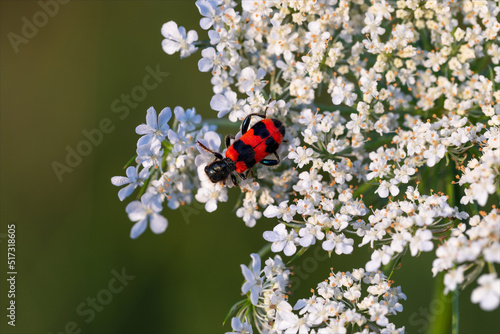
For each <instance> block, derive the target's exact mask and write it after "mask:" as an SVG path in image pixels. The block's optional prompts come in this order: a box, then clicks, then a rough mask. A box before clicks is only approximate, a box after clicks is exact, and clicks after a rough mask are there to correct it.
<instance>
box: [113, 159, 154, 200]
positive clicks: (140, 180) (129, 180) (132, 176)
mask: <svg viewBox="0 0 500 334" xmlns="http://www.w3.org/2000/svg"><path fill="white" fill-rule="evenodd" d="M137 170H138V168H137V167H132V166H130V167H128V168H127V171H126V174H127V177H124V176H113V177H112V178H111V183H112V184H113V185H115V186H117V187H120V186H123V185H126V184H128V185H127V186H126V187H124V188H122V189H120V191H118V198H119V199H120V201H123V200H124V199H125V198H127V197H128V196H130V195H131V194H132V192H133V191H134V189H135V188H137V187H141V186H142V185H143V184H144V180H145V179H147V178H148V177H149V170H148V169H147V168H143V169H142V170H141V171H140V172H139V175H137Z"/></svg>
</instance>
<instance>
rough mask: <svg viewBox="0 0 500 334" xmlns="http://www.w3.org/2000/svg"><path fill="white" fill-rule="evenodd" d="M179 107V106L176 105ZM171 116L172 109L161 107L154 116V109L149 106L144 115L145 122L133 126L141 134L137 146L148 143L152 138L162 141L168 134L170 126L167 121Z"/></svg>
mask: <svg viewBox="0 0 500 334" xmlns="http://www.w3.org/2000/svg"><path fill="white" fill-rule="evenodd" d="M177 108H179V107H177ZM171 117H172V111H171V110H170V108H168V107H167V108H163V109H162V111H161V112H160V115H158V119H157V117H156V110H155V109H154V108H153V107H150V108H149V109H148V111H147V115H146V124H141V125H138V126H137V127H136V128H135V132H136V133H137V134H138V135H143V136H142V137H141V138H140V139H139V141H138V142H137V146H138V147H139V146H142V145H146V144H150V143H151V142H152V141H153V140H154V139H156V140H158V141H160V142H162V141H163V140H165V137H166V136H167V134H168V131H169V129H170V127H169V126H168V121H169V120H170V118H171Z"/></svg>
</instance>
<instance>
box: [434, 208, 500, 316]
mask: <svg viewBox="0 0 500 334" xmlns="http://www.w3.org/2000/svg"><path fill="white" fill-rule="evenodd" d="M499 224H500V210H499V209H493V210H491V212H490V213H486V212H483V211H482V212H481V215H476V216H473V217H471V219H470V220H469V225H470V228H467V227H466V226H465V224H459V225H458V226H457V227H456V228H454V229H453V230H452V236H451V237H450V238H449V239H447V240H446V241H445V242H444V243H443V244H442V245H440V246H439V247H438V248H437V250H436V255H437V258H436V259H435V260H434V263H433V264H432V272H433V273H434V276H435V275H436V274H437V273H439V272H442V271H447V272H446V274H445V275H444V284H445V286H446V290H447V291H453V290H455V289H456V288H457V287H458V286H460V285H465V284H466V283H468V282H471V281H473V280H475V279H476V278H477V276H478V275H479V274H480V273H481V271H482V269H483V266H484V264H485V263H487V264H488V266H490V267H493V265H494V264H495V263H496V264H498V263H500V229H499V228H498V226H499ZM478 283H479V284H480V287H477V288H476V289H475V290H474V291H473V292H472V295H471V299H472V302H474V303H480V305H481V307H482V308H483V309H485V310H488V311H489V310H494V309H495V308H497V307H498V305H499V304H500V278H498V276H497V273H496V272H495V271H494V270H493V271H492V273H490V274H483V275H482V276H481V277H480V278H479V279H478Z"/></svg>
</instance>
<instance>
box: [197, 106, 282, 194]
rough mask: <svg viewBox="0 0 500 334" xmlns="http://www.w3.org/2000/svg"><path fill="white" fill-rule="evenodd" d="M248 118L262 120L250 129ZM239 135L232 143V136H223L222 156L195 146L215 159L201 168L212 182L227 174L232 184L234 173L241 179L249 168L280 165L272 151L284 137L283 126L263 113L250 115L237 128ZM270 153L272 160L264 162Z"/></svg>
mask: <svg viewBox="0 0 500 334" xmlns="http://www.w3.org/2000/svg"><path fill="white" fill-rule="evenodd" d="M252 117H261V118H264V119H263V120H262V121H259V122H257V123H255V125H254V126H252V127H251V128H250V129H248V127H249V126H250V121H251V120H252ZM241 133H242V136H241V137H240V139H238V140H236V141H235V142H233V144H232V145H231V140H232V139H234V136H226V147H227V148H228V149H227V151H226V157H225V158H224V157H223V156H222V154H220V153H218V152H214V151H212V150H211V149H209V148H208V147H206V146H205V145H203V144H202V143H200V142H198V144H199V145H200V146H201V147H202V148H203V149H205V150H207V151H208V152H210V153H212V154H213V155H214V156H215V160H214V161H213V162H212V163H210V164H209V165H207V166H206V167H205V173H207V176H208V178H209V179H210V181H212V182H213V183H217V182H220V181H225V180H226V179H227V178H228V177H229V175H231V180H232V181H233V183H234V184H235V185H238V181H237V179H236V176H235V175H234V172H236V173H237V174H238V175H239V177H241V178H242V179H243V180H245V179H246V178H247V176H248V172H249V171H250V169H251V168H252V167H253V166H254V165H255V164H257V163H258V162H260V163H261V164H263V165H266V166H276V165H278V164H279V163H280V157H279V155H278V153H277V152H276V151H277V150H278V148H279V146H280V144H281V142H282V141H283V137H284V136H285V127H284V126H283V124H282V123H281V121H279V120H277V119H269V118H266V115H265V113H264V114H250V115H248V116H247V117H246V118H245V120H244V121H243V123H242V125H241ZM270 154H274V156H275V157H276V160H274V159H265V158H266V157H267V156H268V155H270Z"/></svg>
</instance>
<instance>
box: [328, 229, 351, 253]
mask: <svg viewBox="0 0 500 334" xmlns="http://www.w3.org/2000/svg"><path fill="white" fill-rule="evenodd" d="M353 244H354V240H353V239H350V238H346V237H345V235H344V234H343V233H340V234H336V233H333V232H332V231H330V232H329V233H327V234H326V240H325V241H323V244H322V247H323V249H324V250H326V251H328V252H331V251H332V250H333V249H335V253H336V254H338V255H340V254H351V253H352V251H353V247H352V245H353Z"/></svg>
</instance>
